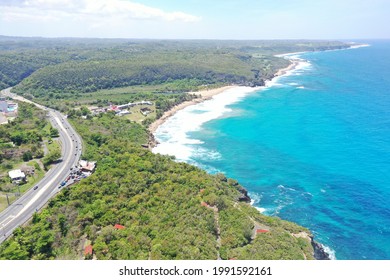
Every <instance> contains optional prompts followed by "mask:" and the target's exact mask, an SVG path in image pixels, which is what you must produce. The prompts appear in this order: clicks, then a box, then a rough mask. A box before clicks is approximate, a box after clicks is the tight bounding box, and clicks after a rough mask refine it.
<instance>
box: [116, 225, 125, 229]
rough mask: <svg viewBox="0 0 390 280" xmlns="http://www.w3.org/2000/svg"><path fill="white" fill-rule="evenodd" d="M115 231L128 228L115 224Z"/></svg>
mask: <svg viewBox="0 0 390 280" xmlns="http://www.w3.org/2000/svg"><path fill="white" fill-rule="evenodd" d="M114 228H115V229H125V228H126V227H125V226H122V225H120V224H115V226H114Z"/></svg>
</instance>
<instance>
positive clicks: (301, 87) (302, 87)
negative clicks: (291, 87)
mask: <svg viewBox="0 0 390 280" xmlns="http://www.w3.org/2000/svg"><path fill="white" fill-rule="evenodd" d="M297 88H299V89H305V87H304V86H299V87H297Z"/></svg>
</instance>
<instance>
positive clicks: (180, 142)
mask: <svg viewBox="0 0 390 280" xmlns="http://www.w3.org/2000/svg"><path fill="white" fill-rule="evenodd" d="M259 89H260V88H259V87H257V88H253V87H234V88H231V89H228V90H226V91H224V92H223V93H221V94H218V95H215V96H213V98H212V99H210V100H207V101H204V102H202V103H198V104H195V105H191V106H188V107H186V108H184V109H183V110H180V111H178V112H177V113H176V114H175V115H173V116H172V117H170V118H169V119H168V120H167V121H166V122H164V123H163V124H162V125H160V126H159V127H158V128H157V130H156V132H155V134H154V136H155V138H156V140H157V141H158V142H159V143H160V144H158V145H157V146H156V147H155V148H154V149H153V152H154V153H160V154H165V155H172V156H175V157H176V159H177V160H178V161H186V162H187V161H189V160H190V159H191V157H192V156H194V155H195V154H196V153H201V154H202V156H206V155H207V156H208V157H210V156H211V157H214V158H218V157H220V155H219V154H217V153H216V151H206V150H203V151H202V150H200V149H199V148H197V147H196V145H199V144H202V143H203V142H202V141H199V140H197V139H193V138H191V137H190V136H189V133H190V132H194V131H198V130H199V129H200V128H201V127H202V125H203V124H204V123H206V122H208V121H210V120H213V119H218V118H221V117H223V116H224V115H226V114H227V113H229V112H231V109H230V108H228V106H229V105H231V104H234V103H236V102H238V101H240V100H241V99H242V98H244V97H245V96H246V95H248V94H249V93H251V92H254V91H257V90H259Z"/></svg>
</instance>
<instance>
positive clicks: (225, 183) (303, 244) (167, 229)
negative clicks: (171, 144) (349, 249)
mask: <svg viewBox="0 0 390 280" xmlns="http://www.w3.org/2000/svg"><path fill="white" fill-rule="evenodd" d="M71 122H72V123H73V125H74V126H75V127H76V128H77V129H78V131H79V133H80V134H81V136H82V138H83V140H84V143H85V146H86V147H85V148H86V151H85V154H84V158H86V159H89V160H97V161H98V167H97V170H96V172H95V173H94V174H93V175H92V176H90V177H88V178H87V179H85V180H83V181H81V182H80V183H78V184H75V185H73V186H71V187H69V188H65V189H63V190H62V192H61V193H60V194H59V195H58V196H57V197H55V198H54V199H52V200H51V201H50V202H49V205H48V207H47V208H45V209H44V210H43V211H42V212H41V213H36V214H34V217H33V219H32V222H31V223H30V224H29V225H27V226H26V227H24V228H19V229H18V230H16V231H15V233H14V236H13V237H12V238H10V239H8V240H7V241H6V242H4V243H3V244H2V245H1V246H0V259H83V258H84V250H83V249H84V248H85V246H86V245H87V244H91V245H92V246H93V254H94V256H95V257H96V258H97V259H217V258H218V255H220V257H221V258H224V259H227V258H231V257H238V258H243V259H245V258H246V259H254V258H265V259H269V258H271V259H273V258H277V257H280V258H282V259H303V258H304V257H305V256H307V258H312V255H313V252H312V247H311V246H310V242H309V241H308V240H305V239H302V238H296V237H293V236H292V235H291V233H296V232H301V231H306V230H305V229H303V228H301V227H299V226H297V225H295V224H292V223H287V222H283V221H280V220H279V219H277V218H271V217H265V216H263V215H261V214H260V213H258V212H257V211H256V210H255V209H254V208H252V207H251V206H249V205H248V204H246V203H243V202H238V200H239V197H241V196H242V193H240V191H239V190H240V189H241V186H239V185H238V184H237V182H236V181H235V180H230V179H229V180H228V179H227V178H225V176H223V175H222V174H217V175H209V174H207V173H206V172H205V171H202V170H200V169H198V168H196V167H194V166H191V165H188V164H185V163H177V162H175V161H173V160H172V159H171V158H170V157H168V156H162V155H155V154H153V153H151V152H150V151H149V150H147V149H144V148H142V147H141V145H142V144H145V143H146V142H147V141H148V134H147V131H146V129H145V128H144V127H143V126H141V125H139V124H137V123H134V122H131V121H129V120H126V119H123V118H116V117H115V116H113V115H112V114H105V115H100V116H98V117H94V118H92V119H81V118H77V117H74V118H73V119H71ZM202 202H203V203H207V205H208V206H205V205H202V204H201V203H202ZM115 224H120V225H123V226H124V227H125V228H124V229H119V230H118V229H115V228H114V225H115ZM256 224H262V225H264V226H267V227H268V228H269V229H270V233H269V234H268V233H267V234H264V235H261V236H259V235H258V236H256V237H254V236H253V234H252V233H253V230H254V227H255V225H256ZM218 233H220V239H221V242H220V244H218V239H219V236H218ZM253 237H254V240H252V238H253ZM261 246H263V247H261ZM258 248H267V250H268V251H264V252H258V254H257V255H254V254H253V250H257V249H258ZM266 252H268V253H270V255H267V253H266ZM271 253H272V254H271ZM85 258H87V259H88V258H91V256H87V257H85Z"/></svg>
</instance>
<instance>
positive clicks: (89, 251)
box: [84, 245, 93, 256]
mask: <svg viewBox="0 0 390 280" xmlns="http://www.w3.org/2000/svg"><path fill="white" fill-rule="evenodd" d="M92 253H93V247H92V245H88V246H86V247H85V249H84V256H87V255H92Z"/></svg>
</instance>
